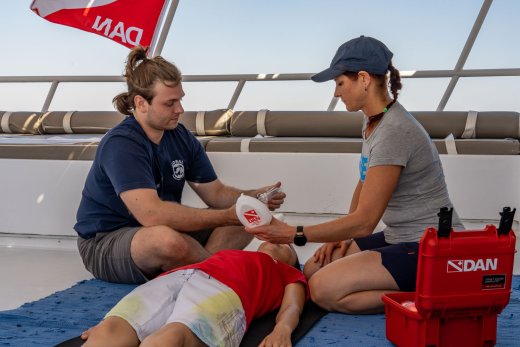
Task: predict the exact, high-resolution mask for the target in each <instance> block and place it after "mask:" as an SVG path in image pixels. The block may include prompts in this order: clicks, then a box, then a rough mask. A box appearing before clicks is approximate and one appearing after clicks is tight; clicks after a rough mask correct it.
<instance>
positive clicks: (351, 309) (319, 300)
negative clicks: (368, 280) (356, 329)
mask: <svg viewBox="0 0 520 347" xmlns="http://www.w3.org/2000/svg"><path fill="white" fill-rule="evenodd" d="M309 292H310V296H311V299H312V301H314V302H315V303H316V304H317V305H318V306H320V307H322V308H323V309H325V310H327V311H332V312H342V313H348V314H356V313H360V312H361V311H359V307H358V306H359V303H358V302H357V300H356V298H355V297H354V296H353V295H351V294H352V293H348V291H347V290H345V288H339V287H337V286H336V285H334V281H333V280H331V279H325V278H323V276H320V273H318V274H316V275H314V276H313V277H311V278H310V279H309ZM345 292H347V293H346V295H345Z"/></svg>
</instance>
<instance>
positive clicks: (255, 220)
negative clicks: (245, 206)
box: [244, 210, 260, 225]
mask: <svg viewBox="0 0 520 347" xmlns="http://www.w3.org/2000/svg"><path fill="white" fill-rule="evenodd" d="M244 217H245V218H246V219H247V221H248V222H249V223H250V224H254V225H258V224H259V223H260V217H259V216H258V214H257V213H256V211H255V210H249V211H246V212H244Z"/></svg>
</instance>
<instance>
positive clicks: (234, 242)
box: [206, 226, 253, 254]
mask: <svg viewBox="0 0 520 347" xmlns="http://www.w3.org/2000/svg"><path fill="white" fill-rule="evenodd" d="M252 239H253V235H251V234H249V233H246V232H245V231H244V227H242V226H228V227H220V228H215V230H213V232H212V233H211V236H210V237H209V239H208V242H207V243H206V250H207V251H208V252H209V253H211V254H213V253H215V252H218V251H221V250H223V249H244V247H246V246H247V245H248V244H249V243H250V242H251V240H252Z"/></svg>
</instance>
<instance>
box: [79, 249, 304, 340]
mask: <svg viewBox="0 0 520 347" xmlns="http://www.w3.org/2000/svg"><path fill="white" fill-rule="evenodd" d="M299 268H300V267H299V261H298V257H297V255H296V252H295V251H294V249H293V248H292V246H291V245H288V244H280V245H276V244H272V243H268V242H264V243H262V244H260V246H259V247H258V251H257V252H254V251H243V250H223V251H220V252H217V253H215V254H213V255H212V256H211V257H209V258H208V259H206V260H204V261H202V262H200V263H197V264H192V265H188V266H184V267H182V268H178V269H175V270H172V271H169V272H166V273H164V274H163V275H161V276H159V277H157V278H155V279H153V280H151V281H149V282H147V283H145V284H143V285H141V286H139V287H137V288H135V289H134V290H133V291H132V292H130V293H129V294H128V295H126V296H125V297H124V298H123V299H121V301H119V302H118V303H117V304H116V305H115V306H114V307H113V308H112V309H111V310H110V311H109V312H108V313H107V314H106V316H105V318H104V319H103V320H102V321H101V322H100V323H99V324H98V325H96V326H95V327H93V328H92V329H89V330H88V331H87V332H85V333H84V334H83V335H82V338H83V339H85V340H86V342H85V344H84V345H83V346H87V347H91V346H106V345H107V341H110V345H111V346H121V347H123V346H128V347H130V346H145V347H146V346H226V347H228V346H239V345H240V341H241V340H242V338H243V336H244V334H245V332H246V330H247V329H248V327H249V325H250V323H251V321H252V320H253V319H255V318H257V317H260V316H263V315H264V314H266V313H268V312H270V311H273V310H275V309H277V308H280V310H279V312H278V314H277V317H276V324H275V327H274V330H273V331H272V332H271V333H270V334H269V335H268V336H266V337H265V338H264V339H263V341H262V343H261V344H260V346H291V345H292V344H291V333H292V332H293V331H294V329H295V328H296V326H297V325H298V322H299V319H300V315H301V313H302V310H303V307H304V304H305V301H306V300H307V298H308V289H307V282H306V280H305V277H304V276H303V274H302V272H301V271H300V270H299Z"/></svg>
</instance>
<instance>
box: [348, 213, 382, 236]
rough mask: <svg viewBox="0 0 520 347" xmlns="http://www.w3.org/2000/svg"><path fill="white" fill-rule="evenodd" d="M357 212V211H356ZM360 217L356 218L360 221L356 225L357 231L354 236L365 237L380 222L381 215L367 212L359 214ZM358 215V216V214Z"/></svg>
mask: <svg viewBox="0 0 520 347" xmlns="http://www.w3.org/2000/svg"><path fill="white" fill-rule="evenodd" d="M354 214H356V213H354ZM358 216H359V218H356V219H357V221H358V223H356V224H357V227H356V229H355V230H356V233H355V235H354V237H355V238H356V237H364V236H368V235H370V234H372V233H373V232H374V230H375V229H376V227H377V225H378V224H379V220H380V218H379V217H372V216H370V215H367V214H359V215H358ZM356 217H357V216H356Z"/></svg>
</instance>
